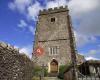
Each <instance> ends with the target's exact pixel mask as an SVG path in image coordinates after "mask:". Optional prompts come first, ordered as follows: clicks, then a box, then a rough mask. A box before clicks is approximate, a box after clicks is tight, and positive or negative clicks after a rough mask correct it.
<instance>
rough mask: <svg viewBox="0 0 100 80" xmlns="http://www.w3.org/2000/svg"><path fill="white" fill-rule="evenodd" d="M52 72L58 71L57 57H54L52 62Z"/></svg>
mask: <svg viewBox="0 0 100 80" xmlns="http://www.w3.org/2000/svg"><path fill="white" fill-rule="evenodd" d="M50 72H51V73H58V62H57V61H56V60H55V59H53V60H52V61H51V63H50Z"/></svg>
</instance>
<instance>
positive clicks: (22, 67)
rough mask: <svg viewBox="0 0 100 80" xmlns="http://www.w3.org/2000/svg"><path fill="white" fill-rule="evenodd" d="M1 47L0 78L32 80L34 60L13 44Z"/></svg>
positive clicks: (3, 79) (0, 44) (0, 45)
mask: <svg viewBox="0 0 100 80" xmlns="http://www.w3.org/2000/svg"><path fill="white" fill-rule="evenodd" d="M0 47H1V48H0V80H32V77H33V62H32V61H31V60H30V59H29V58H28V57H27V56H26V55H25V54H20V53H19V51H17V49H15V48H14V47H13V46H10V45H8V46H7V44H5V43H0Z"/></svg>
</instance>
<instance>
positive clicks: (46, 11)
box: [39, 6, 68, 15]
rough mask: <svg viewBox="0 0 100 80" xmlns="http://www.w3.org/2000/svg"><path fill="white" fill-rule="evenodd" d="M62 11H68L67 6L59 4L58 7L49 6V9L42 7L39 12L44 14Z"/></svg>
mask: <svg viewBox="0 0 100 80" xmlns="http://www.w3.org/2000/svg"><path fill="white" fill-rule="evenodd" d="M63 11H68V6H60V7H54V8H49V9H43V10H40V12H39V14H40V15H45V14H50V13H56V12H63Z"/></svg>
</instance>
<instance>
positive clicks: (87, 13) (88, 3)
mask: <svg viewBox="0 0 100 80" xmlns="http://www.w3.org/2000/svg"><path fill="white" fill-rule="evenodd" d="M99 3H100V0H0V41H2V42H6V43H9V44H10V45H13V46H15V47H17V48H19V49H20V52H24V53H25V54H26V55H28V56H29V57H30V58H31V56H32V47H33V44H34V37H35V28H36V22H37V20H38V14H39V10H43V9H48V8H54V7H58V6H65V5H67V6H68V8H69V14H70V15H71V21H72V26H73V31H74V35H75V40H76V49H77V51H78V53H79V54H82V55H84V56H85V58H86V59H87V60H90V59H96V60H100V5H99Z"/></svg>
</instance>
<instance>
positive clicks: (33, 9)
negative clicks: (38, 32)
mask: <svg viewBox="0 0 100 80" xmlns="http://www.w3.org/2000/svg"><path fill="white" fill-rule="evenodd" d="M42 9H43V7H42V6H41V5H40V3H39V2H35V3H34V4H33V5H31V6H29V7H28V9H27V11H28V14H27V15H28V17H29V18H30V19H33V20H37V17H38V14H39V10H42Z"/></svg>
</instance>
